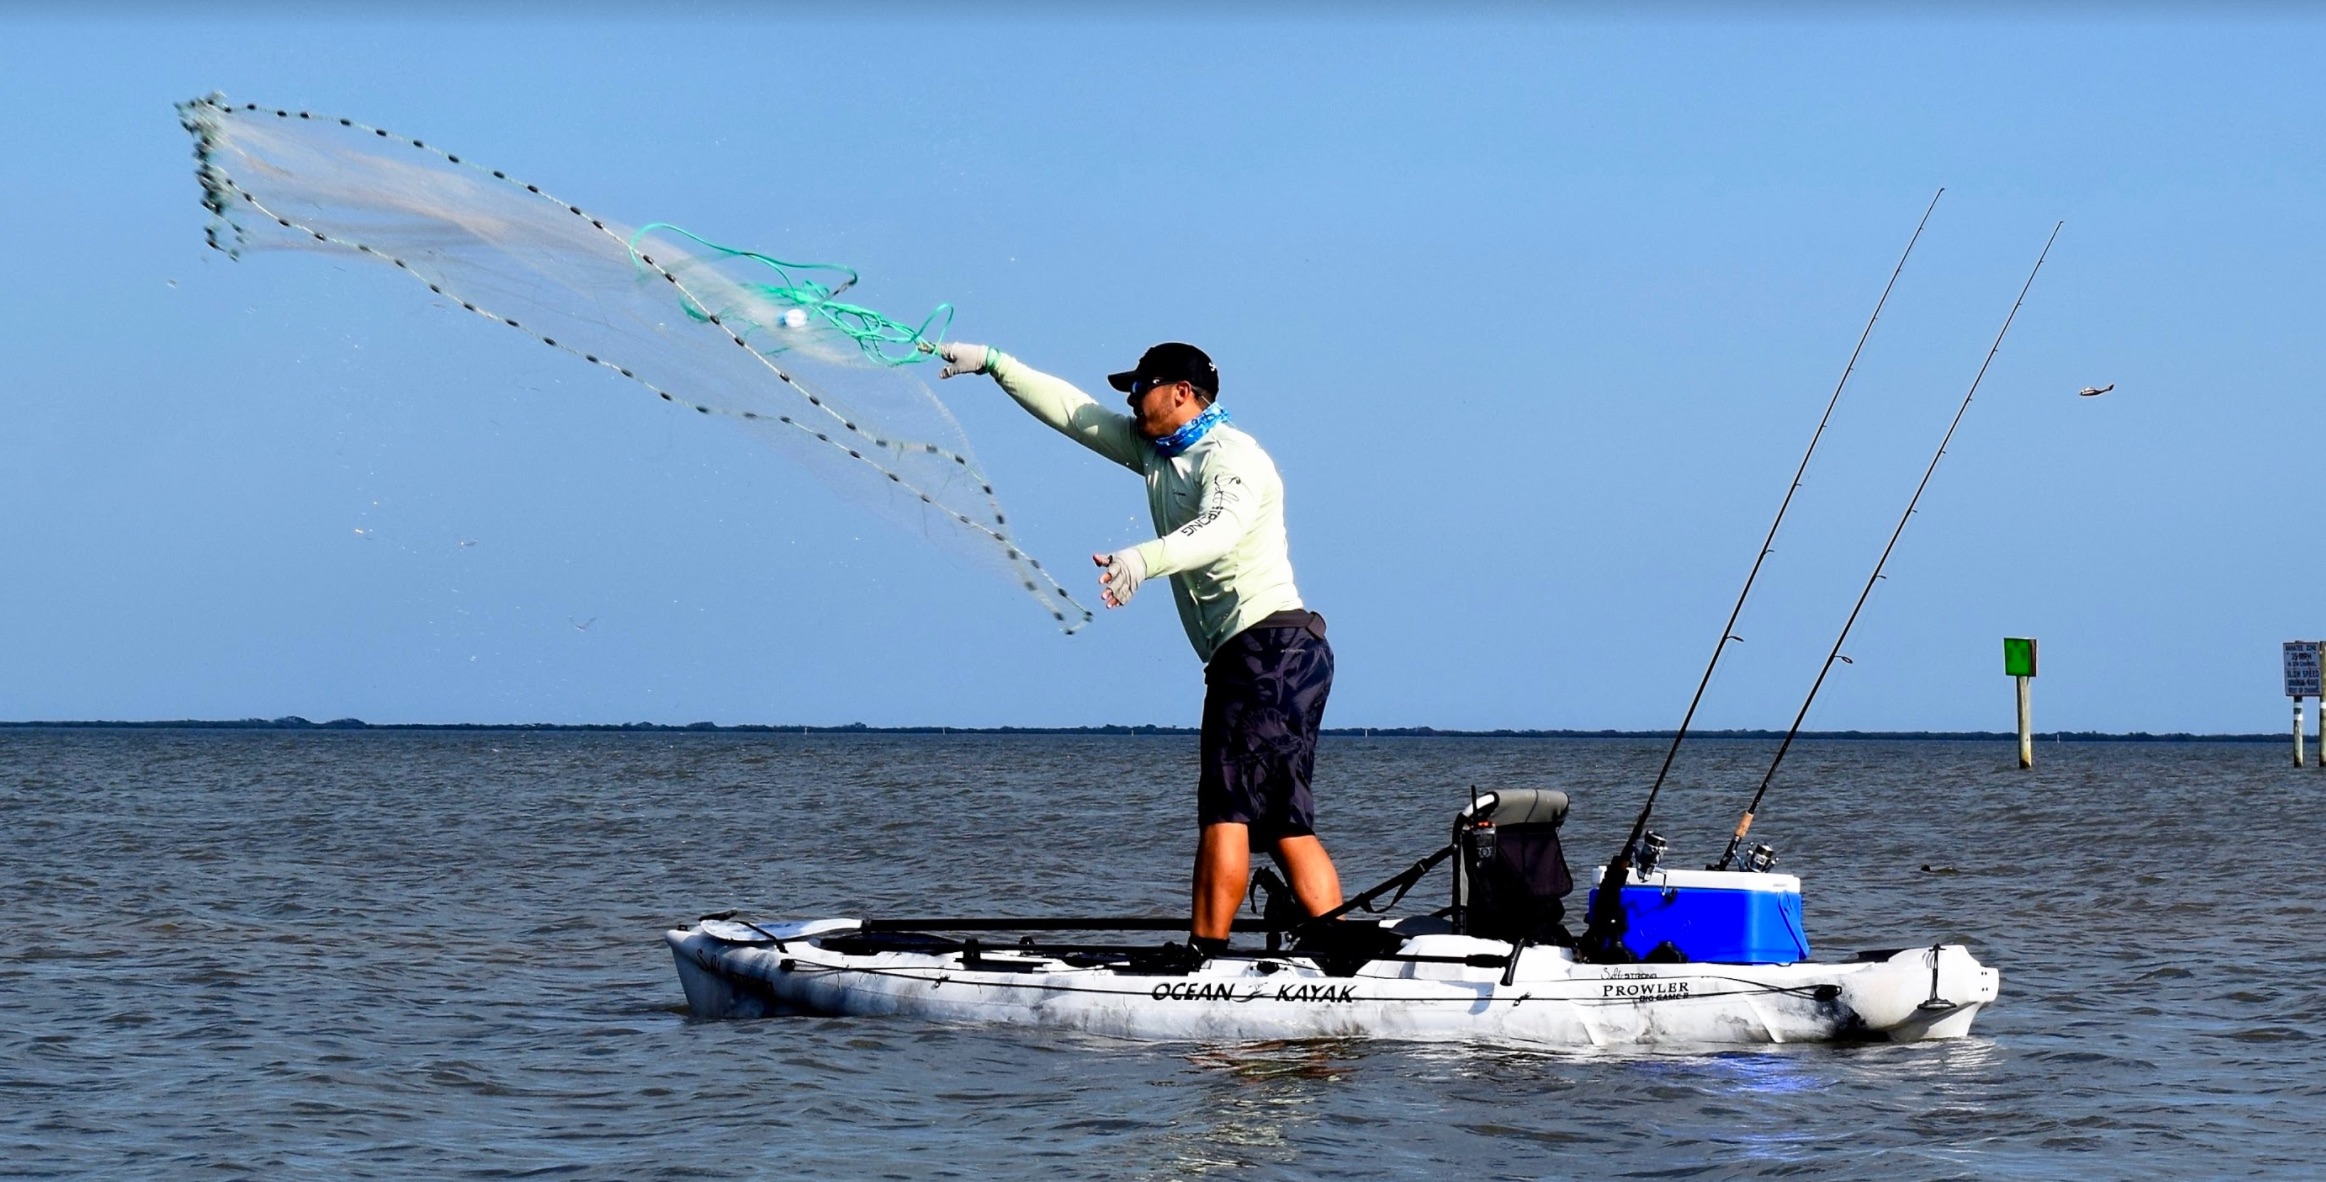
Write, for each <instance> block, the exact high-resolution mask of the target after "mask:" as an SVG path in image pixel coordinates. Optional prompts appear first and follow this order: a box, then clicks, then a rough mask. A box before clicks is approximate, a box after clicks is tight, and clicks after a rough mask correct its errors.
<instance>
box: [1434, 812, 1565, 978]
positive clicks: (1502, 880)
mask: <svg viewBox="0 0 2326 1182" xmlns="http://www.w3.org/2000/svg"><path fill="white" fill-rule="evenodd" d="M1566 819H1567V794H1566V793H1564V792H1558V791H1554V790H1551V789H1548V788H1504V789H1500V790H1497V791H1495V792H1490V793H1481V794H1480V795H1479V797H1478V799H1477V801H1476V802H1475V803H1473V804H1472V805H1470V806H1469V807H1466V808H1464V809H1463V810H1462V812H1461V813H1460V815H1458V816H1456V817H1455V818H1454V842H1455V844H1456V846H1458V847H1459V856H1457V857H1456V858H1455V860H1454V906H1453V910H1452V919H1453V922H1454V926H1455V930H1456V931H1459V932H1463V933H1465V934H1467V935H1472V936H1477V937H1479V938H1480V939H1486V940H1509V941H1511V942H1513V943H1517V942H1521V941H1523V942H1526V943H1530V944H1562V945H1563V944H1572V943H1574V938H1573V937H1572V936H1571V935H1569V934H1568V932H1567V929H1566V925H1565V920H1566V912H1567V905H1566V903H1565V899H1566V897H1567V895H1568V894H1569V893H1570V892H1572V891H1573V890H1574V889H1575V878H1574V875H1573V874H1572V873H1571V872H1570V871H1569V870H1568V869H1567V855H1566V851H1565V850H1563V849H1561V848H1560V846H1559V826H1560V825H1561V824H1563V823H1565V821H1566Z"/></svg>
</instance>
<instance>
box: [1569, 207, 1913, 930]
mask: <svg viewBox="0 0 2326 1182" xmlns="http://www.w3.org/2000/svg"><path fill="white" fill-rule="evenodd" d="M1944 196H1946V188H1945V187H1944V186H1940V188H1939V190H1938V192H1936V193H1933V194H1931V195H1930V204H1929V205H1927V206H1924V207H1923V210H1922V220H1921V221H1918V222H1916V223H1914V234H1913V236H1912V237H1910V238H1908V239H1907V240H1906V249H1905V250H1904V251H1903V252H1901V253H1900V254H1899V256H1898V265H1897V266H1895V267H1892V268H1890V281H1889V282H1888V283H1885V284H1883V285H1882V297H1881V298H1880V299H1878V300H1875V301H1874V314H1873V315H1871V316H1868V317H1866V327H1865V328H1864V329H1863V330H1862V331H1860V332H1859V333H1858V343H1857V346H1856V347H1855V348H1853V349H1851V350H1850V354H1849V362H1848V364H1846V365H1844V366H1842V369H1841V380H1840V381H1837V382H1835V383H1834V384H1833V396H1832V397H1830V398H1828V399H1826V400H1825V413H1824V414H1823V415H1821V416H1819V417H1818V420H1817V430H1815V431H1813V432H1811V433H1810V435H1809V447H1808V448H1807V449H1806V450H1804V451H1803V452H1802V453H1801V463H1800V465H1799V466H1797V467H1795V468H1794V469H1793V482H1792V483H1791V484H1789V485H1787V486H1786V487H1785V497H1784V499H1783V500H1781V501H1779V502H1778V503H1777V516H1776V518H1775V519H1774V520H1772V521H1770V522H1769V534H1768V536H1767V537H1765V538H1763V539H1761V550H1760V553H1759V554H1756V555H1754V556H1753V566H1752V569H1751V570H1750V571H1747V572H1746V573H1745V581H1744V588H1743V589H1742V590H1740V591H1738V592H1737V593H1736V605H1735V606H1733V607H1731V608H1729V610H1728V622H1727V623H1726V624H1723V625H1721V629H1720V639H1719V640H1718V641H1717V642H1715V643H1714V644H1713V646H1712V659H1711V660H1710V661H1707V662H1705V665H1704V676H1703V677H1702V678H1700V679H1698V680H1697V682H1696V694H1695V696H1694V697H1691V698H1689V699H1688V710H1687V713H1685V714H1682V715H1681V716H1680V729H1679V730H1677V731H1674V732H1672V745H1671V746H1670V747H1667V748H1665V750H1664V764H1663V766H1662V767H1660V768H1658V769H1656V780H1655V783H1654V784H1652V785H1650V786H1649V787H1648V799H1647V803H1645V804H1643V805H1641V806H1640V812H1639V817H1638V819H1637V820H1635V821H1633V822H1632V826H1631V836H1629V837H1627V838H1625V839H1624V843H1623V849H1622V851H1621V852H1620V853H1618V854H1616V856H1615V857H1614V859H1612V860H1611V861H1609V862H1608V864H1607V870H1606V873H1605V874H1603V875H1602V876H1601V878H1600V883H1599V894H1598V895H1597V896H1596V897H1595V899H1596V901H1595V903H1594V905H1593V906H1592V908H1591V912H1590V915H1589V918H1588V921H1587V922H1586V924H1585V926H1584V929H1583V937H1582V939H1581V940H1579V941H1577V944H1578V946H1579V947H1580V948H1581V949H1582V950H1583V951H1584V954H1585V955H1586V956H1587V957H1588V958H1589V959H1591V960H1599V961H1605V960H1614V959H1622V953H1621V950H1622V947H1623V927H1624V917H1623V906H1622V895H1623V882H1624V880H1625V879H1626V878H1629V877H1630V876H1631V868H1632V864H1633V862H1634V861H1635V860H1636V859H1637V858H1638V856H1639V845H1640V839H1641V838H1642V837H1643V836H1644V835H1645V834H1646V833H1647V830H1648V818H1649V816H1650V815H1652V814H1653V813H1654V812H1655V808H1656V797H1657V795H1658V794H1660V793H1661V792H1663V790H1664V780H1665V778H1666V777H1668V776H1670V775H1671V774H1672V760H1673V759H1674V758H1675V757H1676V756H1678V755H1679V754H1680V744H1681V742H1682V741H1683V740H1685V739H1686V738H1687V737H1688V725H1689V723H1691V722H1693V721H1694V720H1695V718H1696V707H1697V705H1698V704H1700V703H1701V702H1703V701H1704V690H1705V688H1706V687H1707V686H1710V685H1711V684H1712V671H1713V670H1714V669H1716V668H1718V667H1719V666H1720V657H1721V654H1722V653H1725V652H1727V651H1728V642H1729V641H1732V640H1738V639H1741V638H1740V637H1738V636H1737V635H1736V621H1737V617H1738V616H1739V615H1740V614H1742V613H1743V612H1744V605H1745V600H1746V598H1747V597H1749V596H1751V595H1752V593H1753V580H1755V579H1758V578H1760V576H1761V564H1762V563H1763V562H1766V561H1768V558H1769V554H1770V552H1771V549H1772V548H1773V547H1774V546H1775V545H1776V541H1777V527H1779V526H1781V525H1783V524H1785V513H1786V511H1787V510H1788V509H1791V508H1792V507H1793V494H1794V493H1797V492H1800V491H1801V478H1802V476H1803V475H1805V474H1806V473H1807V472H1808V471H1809V458H1810V457H1811V456H1814V455H1816V454H1817V445H1818V443H1819V442H1820V441H1821V440H1823V439H1824V438H1825V426H1826V424H1827V423H1829V422H1831V421H1832V420H1833V408H1834V407H1836V406H1838V405H1840V404H1841V392H1842V390H1843V389H1844V388H1846V387H1847V386H1848V385H1849V379H1850V375H1851V374H1852V373H1855V372H1857V367H1858V355H1859V354H1860V353H1863V352H1865V349H1866V340H1867V338H1869V337H1871V336H1873V335H1874V322H1875V321H1877V320H1880V319H1881V318H1882V308H1883V307H1884V306H1885V305H1887V304H1888V303H1889V302H1890V291H1891V289H1892V288H1895V287H1897V286H1898V276H1899V274H1900V273H1901V272H1903V271H1905V270H1906V260H1907V259H1908V258H1911V257H1913V254H1914V244H1915V243H1917V242H1920V241H1922V228H1923V227H1924V226H1926V225H1929V224H1930V211H1931V210H1934V209H1937V208H1938V199H1939V198H1941V197H1944Z"/></svg>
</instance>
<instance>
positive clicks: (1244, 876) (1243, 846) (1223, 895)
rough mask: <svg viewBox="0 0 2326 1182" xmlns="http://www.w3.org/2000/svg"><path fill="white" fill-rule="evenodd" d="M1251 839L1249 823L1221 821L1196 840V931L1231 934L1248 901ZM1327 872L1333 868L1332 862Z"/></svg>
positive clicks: (1222, 937)
mask: <svg viewBox="0 0 2326 1182" xmlns="http://www.w3.org/2000/svg"><path fill="white" fill-rule="evenodd" d="M1251 841H1252V835H1251V827H1250V826H1248V825H1238V824H1236V823H1235V822H1233V821H1221V822H1219V823H1217V824H1212V825H1206V826H1204V827H1203V834H1202V836H1200V837H1198V838H1197V839H1196V842H1195V920H1194V922H1193V923H1192V924H1190V925H1189V926H1190V927H1191V928H1193V929H1194V934H1195V935H1198V936H1201V937H1203V938H1205V939H1207V940H1225V939H1227V938H1228V929H1229V927H1230V926H1231V925H1232V924H1234V923H1235V921H1236V908H1237V907H1239V906H1241V905H1242V904H1243V902H1244V886H1245V884H1246V883H1248V882H1250V881H1251V878H1252V846H1251ZM1318 852H1319V853H1320V854H1321V853H1322V852H1323V851H1322V847H1319V851H1318ZM1326 872H1327V873H1330V872H1331V865H1330V864H1329V863H1328V864H1327V865H1326ZM1335 893H1336V894H1338V893H1339V892H1338V890H1337V889H1336V891H1335Z"/></svg>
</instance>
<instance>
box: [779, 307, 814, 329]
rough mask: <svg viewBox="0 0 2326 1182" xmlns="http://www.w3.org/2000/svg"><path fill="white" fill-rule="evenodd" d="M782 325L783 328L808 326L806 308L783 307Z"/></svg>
mask: <svg viewBox="0 0 2326 1182" xmlns="http://www.w3.org/2000/svg"><path fill="white" fill-rule="evenodd" d="M783 326H784V327H785V328H806V327H807V326H808V310H807V309H805V308H786V309H784V313H783Z"/></svg>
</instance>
